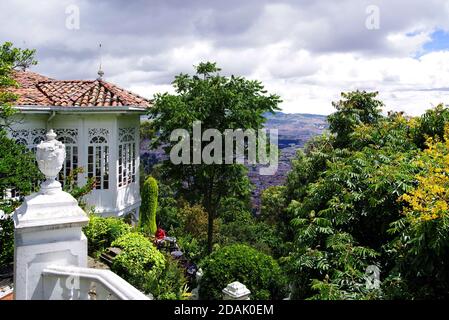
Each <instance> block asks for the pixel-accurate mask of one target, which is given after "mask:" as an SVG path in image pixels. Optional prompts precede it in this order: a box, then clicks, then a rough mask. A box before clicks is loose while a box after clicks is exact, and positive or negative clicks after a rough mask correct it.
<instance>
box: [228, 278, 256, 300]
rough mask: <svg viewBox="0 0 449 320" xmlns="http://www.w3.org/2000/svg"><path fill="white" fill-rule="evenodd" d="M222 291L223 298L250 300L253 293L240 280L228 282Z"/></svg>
mask: <svg viewBox="0 0 449 320" xmlns="http://www.w3.org/2000/svg"><path fill="white" fill-rule="evenodd" d="M222 292H223V300H250V299H249V295H250V294H251V291H249V290H248V288H247V287H246V286H245V285H244V284H242V283H240V282H238V281H235V282H232V283H230V284H228V286H227V287H226V288H224V289H223V291H222Z"/></svg>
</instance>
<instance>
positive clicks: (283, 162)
mask: <svg viewBox="0 0 449 320" xmlns="http://www.w3.org/2000/svg"><path fill="white" fill-rule="evenodd" d="M266 118H267V122H266V123H265V128H266V129H277V130H278V134H279V138H278V144H279V165H278V170H277V172H276V174H275V175H269V176H263V175H260V174H259V165H248V170H249V173H248V175H249V178H250V180H251V182H252V183H253V184H254V189H253V191H252V206H253V211H254V212H255V213H257V212H259V210H260V195H261V192H262V191H263V190H265V189H266V188H268V187H270V186H277V185H281V184H283V183H284V182H285V179H286V177H287V173H288V172H289V171H290V169H291V160H292V158H294V156H295V154H296V151H297V150H298V149H299V148H302V147H304V145H305V143H306V142H307V141H308V140H309V139H310V138H312V137H314V136H316V135H320V134H322V133H323V132H324V130H326V129H327V128H328V124H327V121H326V116H323V115H317V114H303V113H282V112H276V113H275V114H267V115H266ZM140 156H141V159H142V163H143V166H144V168H145V170H146V171H147V170H149V169H150V168H151V167H152V166H153V165H154V164H156V163H158V162H160V161H162V160H164V159H166V155H165V154H164V151H163V149H162V148H159V149H157V150H151V151H150V150H149V141H148V140H146V139H142V141H141V147H140Z"/></svg>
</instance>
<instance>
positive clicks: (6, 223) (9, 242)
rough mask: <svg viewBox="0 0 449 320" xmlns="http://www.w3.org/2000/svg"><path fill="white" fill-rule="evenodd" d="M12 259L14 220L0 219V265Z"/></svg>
mask: <svg viewBox="0 0 449 320" xmlns="http://www.w3.org/2000/svg"><path fill="white" fill-rule="evenodd" d="M13 260H14V221H13V220H12V218H7V219H0V266H3V265H5V264H7V263H11V262H13Z"/></svg>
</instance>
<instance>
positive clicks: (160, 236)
mask: <svg viewBox="0 0 449 320" xmlns="http://www.w3.org/2000/svg"><path fill="white" fill-rule="evenodd" d="M155 236H156V240H163V239H164V238H165V236H166V235H165V230H164V229H162V228H158V229H157V230H156V234H155Z"/></svg>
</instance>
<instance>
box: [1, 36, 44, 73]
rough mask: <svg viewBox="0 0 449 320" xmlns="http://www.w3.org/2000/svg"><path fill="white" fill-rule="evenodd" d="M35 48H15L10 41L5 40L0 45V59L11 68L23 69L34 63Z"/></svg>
mask: <svg viewBox="0 0 449 320" xmlns="http://www.w3.org/2000/svg"><path fill="white" fill-rule="evenodd" d="M35 54H36V50H34V49H33V50H31V49H20V48H15V47H14V46H13V44H12V43H11V42H5V43H3V45H2V46H0V61H1V63H2V65H3V64H6V65H8V66H10V67H11V68H12V69H21V70H25V69H28V68H29V67H31V66H33V65H36V64H37V61H36V60H35V59H34V56H35Z"/></svg>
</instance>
